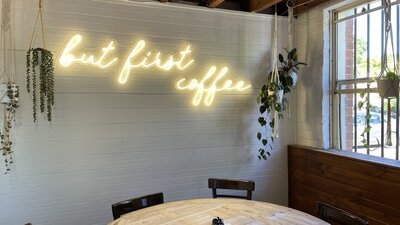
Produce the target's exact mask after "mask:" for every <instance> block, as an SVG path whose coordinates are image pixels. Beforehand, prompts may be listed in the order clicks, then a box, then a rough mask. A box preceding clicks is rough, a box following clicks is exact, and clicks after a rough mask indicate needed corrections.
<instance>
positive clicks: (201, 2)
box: [159, 0, 329, 16]
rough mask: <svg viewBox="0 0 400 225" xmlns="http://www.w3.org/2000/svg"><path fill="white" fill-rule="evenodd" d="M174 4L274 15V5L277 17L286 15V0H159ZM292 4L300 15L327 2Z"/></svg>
mask: <svg viewBox="0 0 400 225" xmlns="http://www.w3.org/2000/svg"><path fill="white" fill-rule="evenodd" d="M159 1H160V2H171V3H174V4H189V5H197V6H199V7H208V8H221V9H228V10H236V11H244V12H256V13H263V14H274V13H275V5H276V10H277V12H278V15H282V16H285V15H287V6H286V1H287V0H159ZM291 1H293V2H294V14H295V15H298V14H301V13H303V12H305V11H307V10H309V9H310V8H312V7H314V6H316V5H319V4H321V3H323V2H327V1H329V0H291Z"/></svg>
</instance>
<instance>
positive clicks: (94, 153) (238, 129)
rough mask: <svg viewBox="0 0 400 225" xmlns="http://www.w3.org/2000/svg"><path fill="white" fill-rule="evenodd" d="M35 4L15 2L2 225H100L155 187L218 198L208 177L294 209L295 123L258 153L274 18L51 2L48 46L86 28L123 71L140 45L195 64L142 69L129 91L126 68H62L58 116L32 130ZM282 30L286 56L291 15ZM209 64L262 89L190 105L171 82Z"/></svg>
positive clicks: (90, 45)
mask: <svg viewBox="0 0 400 225" xmlns="http://www.w3.org/2000/svg"><path fill="white" fill-rule="evenodd" d="M37 3H38V1H37V0H17V1H13V6H14V8H13V9H14V11H13V12H14V27H15V30H14V31H15V32H14V36H15V47H16V60H17V63H16V67H17V79H18V83H19V84H20V86H21V108H20V110H19V111H18V114H17V125H16V126H15V131H14V133H13V134H12V138H13V140H14V144H15V155H14V158H15V164H14V166H13V172H12V173H11V174H10V175H6V176H2V175H1V176H0V202H1V204H0V225H3V224H4V225H21V224H25V223H28V222H31V223H32V224H33V225H100V224H101V225H104V224H107V223H108V222H110V221H111V220H112V214H111V204H112V203H114V202H117V201H121V200H123V199H128V198H132V197H135V196H139V195H145V194H150V193H154V192H164V196H165V200H166V201H167V202H168V201H174V200H179V199H186V198H200V197H210V196H211V191H210V190H209V189H208V188H207V179H208V178H209V177H222V178H240V179H253V180H255V182H256V191H255V192H254V199H256V200H263V201H269V202H274V203H279V204H284V205H285V204H287V195H286V193H287V167H286V151H285V148H286V147H284V146H287V144H290V143H293V142H294V132H295V131H294V130H292V129H290V128H291V126H290V125H291V124H293V123H294V120H293V118H287V119H286V120H285V121H284V122H283V124H282V126H281V132H282V133H281V139H280V140H278V141H276V142H275V143H274V151H273V152H272V157H271V159H270V160H268V161H267V162H263V161H258V159H257V157H256V154H257V149H258V148H259V145H260V143H259V141H258V140H257V139H256V136H255V134H256V132H257V131H258V130H259V129H260V128H259V126H258V124H257V117H258V110H257V106H256V101H255V99H256V96H257V94H258V88H259V87H261V85H262V84H263V82H265V79H266V77H265V75H266V71H267V70H268V69H269V68H270V62H271V57H270V53H271V47H272V26H273V19H272V17H271V16H267V15H256V14H250V13H241V12H232V11H228V10H219V9H213V10H209V9H202V8H200V7H190V6H187V7H186V6H179V5H178V6H175V5H176V4H174V5H173V4H161V3H157V2H154V3H135V2H131V1H125V0H106V1H100V0H48V1H44V22H45V31H46V34H47V35H46V41H47V45H48V48H50V49H51V50H52V51H53V52H55V53H56V54H57V53H58V52H59V51H60V49H61V48H62V46H63V45H64V44H65V42H66V40H67V38H69V37H71V35H73V34H75V33H81V34H82V35H84V36H85V40H84V44H85V50H86V51H88V52H90V54H93V53H95V54H98V53H97V52H98V51H99V49H100V48H101V47H104V44H105V43H107V42H108V40H110V39H114V40H115V41H116V43H117V45H116V47H117V49H116V53H117V54H118V55H119V57H120V58H121V62H120V64H121V63H122V62H123V61H124V58H125V57H126V55H127V54H128V52H129V51H130V48H131V46H132V45H133V44H134V43H135V42H137V41H138V40H140V39H141V38H143V39H144V40H146V42H147V46H148V50H150V51H155V50H159V51H167V52H171V53H177V52H179V51H180V50H181V49H182V48H183V46H184V45H185V44H188V43H190V44H191V45H192V49H193V54H192V55H193V58H195V60H196V61H195V64H194V66H193V67H192V68H190V69H189V70H186V71H182V72H177V71H170V72H163V71H158V70H154V69H151V70H141V71H135V77H134V78H133V79H131V80H130V82H129V83H128V84H126V85H125V86H124V87H120V86H118V85H117V83H116V80H117V75H118V73H119V69H120V68H121V65H120V64H118V65H116V66H115V67H112V68H110V69H107V70H97V69H94V68H88V67H83V66H79V65H74V66H72V67H71V68H70V69H68V70H67V69H63V68H60V67H59V66H58V65H57V64H56V78H55V83H56V86H55V90H56V96H55V97H56V104H55V111H54V121H53V122H52V123H51V124H48V123H47V122H45V120H44V118H42V117H41V118H40V120H39V123H38V124H34V123H33V122H32V111H31V108H32V102H31V96H30V95H28V94H27V93H26V88H25V85H26V83H25V52H26V50H27V48H28V46H29V42H30V37H31V32H32V29H33V22H34V20H35V18H36V13H37ZM279 26H280V28H279V40H280V41H279V48H280V49H282V47H283V46H285V45H286V30H287V29H286V19H284V18H279ZM56 56H57V55H56ZM211 65H216V66H218V67H222V66H228V67H229V68H230V70H229V73H228V75H229V76H230V79H243V80H246V81H249V82H251V83H252V84H253V86H254V88H253V89H252V90H250V91H248V92H243V93H221V94H217V96H216V97H215V101H214V104H213V105H212V106H210V107H204V106H200V107H193V106H192V105H191V104H190V102H191V100H192V98H193V94H194V93H193V92H181V91H178V90H176V89H175V82H176V81H177V80H179V79H181V78H182V77H186V78H199V77H201V76H203V74H204V73H205V72H206V71H207V69H208V68H209V67H210V66H211ZM292 112H293V113H294V112H295V108H292ZM293 115H294V114H293Z"/></svg>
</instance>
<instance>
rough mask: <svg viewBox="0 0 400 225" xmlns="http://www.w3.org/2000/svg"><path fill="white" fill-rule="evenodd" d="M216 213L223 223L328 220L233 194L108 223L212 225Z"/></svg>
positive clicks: (250, 224)
mask: <svg viewBox="0 0 400 225" xmlns="http://www.w3.org/2000/svg"><path fill="white" fill-rule="evenodd" d="M216 217H220V218H221V219H223V221H224V223H225V225H243V224H246V225H261V224H280V225H284V224H287V225H289V224H291V225H292V224H296V225H302V224H304V225H306V224H307V225H310V224H321V225H327V224H328V223H326V222H324V221H322V220H320V219H318V218H316V217H314V216H311V215H309V214H306V213H303V212H301V211H298V210H295V209H291V208H288V207H285V206H280V205H275V204H271V203H267V202H258V201H249V200H242V199H233V198H217V199H191V200H183V201H176V202H169V203H164V204H161V205H156V206H152V207H148V208H145V209H141V210H138V211H134V212H131V213H127V214H125V215H123V216H122V217H121V218H119V219H118V220H115V221H113V222H112V223H110V224H109V225H136V224H149V225H162V224H179V225H195V224H196V225H211V224H212V220H213V219H214V218H216Z"/></svg>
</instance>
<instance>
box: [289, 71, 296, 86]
mask: <svg viewBox="0 0 400 225" xmlns="http://www.w3.org/2000/svg"><path fill="white" fill-rule="evenodd" d="M289 77H291V78H292V80H293V84H292V87H294V86H296V83H297V78H298V76H297V73H296V72H295V71H293V70H291V71H289Z"/></svg>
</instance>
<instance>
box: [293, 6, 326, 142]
mask: <svg viewBox="0 0 400 225" xmlns="http://www.w3.org/2000/svg"><path fill="white" fill-rule="evenodd" d="M328 4H332V3H328ZM326 7H327V4H322V5H319V6H317V7H314V8H312V9H310V10H308V11H307V12H305V13H302V14H300V15H299V16H298V19H297V21H296V31H297V45H298V47H297V49H298V54H299V58H300V59H301V60H304V61H305V62H306V63H307V64H308V65H307V66H306V67H304V68H303V69H302V71H301V75H300V78H299V82H298V84H297V89H296V100H297V102H296V104H297V108H296V109H297V118H296V123H297V129H296V143H297V144H300V145H306V146H312V147H320V148H329V147H330V138H329V136H330V134H329V123H330V117H329V114H330V97H329V96H330V93H329V90H330V86H329V85H330V82H329V79H330V78H329V54H330V52H329V26H327V25H329V24H328V22H329V14H328V13H327V12H324V9H325V8H326Z"/></svg>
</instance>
